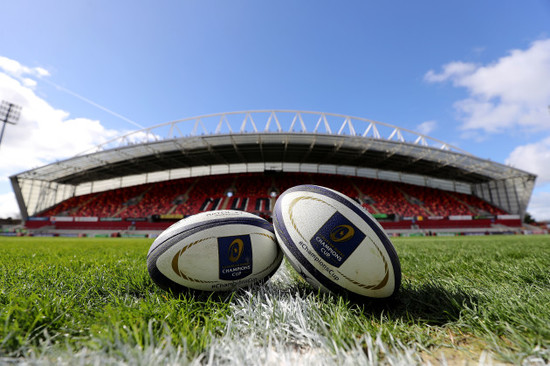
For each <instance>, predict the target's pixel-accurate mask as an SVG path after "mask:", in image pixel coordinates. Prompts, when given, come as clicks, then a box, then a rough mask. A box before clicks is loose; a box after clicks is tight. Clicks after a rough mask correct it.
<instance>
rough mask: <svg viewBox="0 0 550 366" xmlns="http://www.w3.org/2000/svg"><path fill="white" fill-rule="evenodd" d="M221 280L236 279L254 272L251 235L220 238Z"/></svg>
mask: <svg viewBox="0 0 550 366" xmlns="http://www.w3.org/2000/svg"><path fill="white" fill-rule="evenodd" d="M218 259H219V265H220V280H228V281H234V280H239V279H241V278H244V277H246V276H248V275H249V274H251V273H252V242H251V241H250V235H236V236H226V237H222V238H218Z"/></svg>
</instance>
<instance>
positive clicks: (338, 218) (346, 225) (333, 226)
mask: <svg viewBox="0 0 550 366" xmlns="http://www.w3.org/2000/svg"><path fill="white" fill-rule="evenodd" d="M365 236H366V235H365V234H364V233H363V232H362V231H361V230H359V229H358V228H357V226H355V225H354V224H353V223H352V222H351V221H350V220H348V219H347V218H346V217H345V216H344V215H342V214H341V213H339V212H335V213H334V215H332V216H331V217H330V218H329V219H328V220H327V222H325V224H324V225H323V226H321V228H320V229H319V230H318V231H317V232H316V233H315V235H313V237H312V238H311V240H310V243H311V246H312V247H313V249H315V251H316V252H317V253H319V255H321V258H323V260H325V261H326V262H327V263H329V264H332V265H333V266H335V267H340V266H341V265H342V264H343V263H344V262H345V261H346V259H348V257H349V256H350V255H351V253H353V251H354V250H355V249H356V248H357V247H358V246H359V244H361V242H362V241H363V239H365Z"/></svg>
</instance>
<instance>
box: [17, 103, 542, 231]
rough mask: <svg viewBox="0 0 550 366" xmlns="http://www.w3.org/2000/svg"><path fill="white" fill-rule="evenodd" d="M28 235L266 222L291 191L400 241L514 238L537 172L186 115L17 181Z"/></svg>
mask: <svg viewBox="0 0 550 366" xmlns="http://www.w3.org/2000/svg"><path fill="white" fill-rule="evenodd" d="M10 179H11V183H12V187H13V190H14V193H15V196H16V198H17V201H18V205H19V208H20V211H21V216H22V218H23V220H24V221H25V226H26V228H27V229H28V230H29V231H30V233H31V234H33V235H41V234H42V235H81V234H82V235H137V236H140V235H143V236H154V235H156V234H158V233H159V232H161V231H162V230H164V229H166V228H167V227H168V226H169V225H170V224H171V223H173V222H174V221H176V220H178V219H181V218H183V217H186V216H188V215H193V214H196V213H198V212H202V211H208V210H216V209H237V210H244V211H248V212H252V213H255V214H258V215H260V216H262V217H265V218H268V219H269V218H270V217H271V213H272V208H273V207H274V202H275V200H276V199H277V197H278V195H280V194H281V193H282V192H283V191H285V190H286V189H288V188H290V187H292V186H294V185H298V184H317V185H321V186H326V187H329V188H333V189H336V190H338V191H340V192H342V193H344V194H346V195H348V196H349V197H351V198H353V199H355V200H356V201H357V202H359V203H360V204H361V205H362V206H363V207H364V208H365V209H367V210H368V211H369V212H370V213H371V214H373V215H374V217H375V218H376V219H378V220H379V222H380V223H381V224H382V225H383V227H384V228H385V229H386V230H387V231H388V233H390V234H393V235H410V234H425V235H428V234H429V235H432V234H433V235H436V234H437V235H439V234H441V235H443V234H445V235H446V234H453V233H454V234H457V233H459V234H480V233H481V234H491V233H517V232H520V231H521V230H522V220H523V218H524V215H525V211H526V207H527V204H528V202H529V199H530V196H531V194H532V190H533V187H534V183H535V179H536V176H535V175H533V174H530V173H528V172H525V171H522V170H519V169H515V168H512V167H510V166H506V165H503V164H499V163H496V162H492V161H490V160H487V159H482V158H479V157H476V156H473V155H472V154H469V153H468V152H466V151H464V150H461V149H460V148H458V147H455V146H452V145H450V144H447V143H445V142H443V141H439V140H437V139H434V138H431V137H429V136H426V135H423V134H419V133H416V132H414V131H410V130H407V129H403V128H399V127H397V126H394V125H391V124H387V123H382V122H376V121H373V120H369V119H365V118H358V117H351V116H347V115H340V114H332V113H321V112H309V111H294V110H254V111H240V112H228V113H219V114H212V115H204V116H198V117H191V118H185V119H182V120H177V121H173V122H169V123H163V124H159V125H156V126H153V127H149V128H146V129H143V130H139V131H134V132H131V133H128V134H126V135H123V136H120V137H118V138H116V139H113V140H111V141H108V142H106V143H104V144H101V145H99V146H97V147H95V148H94V149H92V150H90V151H85V152H83V153H81V154H79V155H77V156H74V157H72V158H69V159H65V160H62V161H57V162H54V163H51V164H48V165H45V166H41V167H38V168H35V169H32V170H29V171H25V172H22V173H20V174H17V175H14V176H12V177H10Z"/></svg>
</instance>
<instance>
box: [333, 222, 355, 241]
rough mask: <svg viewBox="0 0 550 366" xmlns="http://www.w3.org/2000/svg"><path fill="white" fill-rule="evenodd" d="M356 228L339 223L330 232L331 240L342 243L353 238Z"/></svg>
mask: <svg viewBox="0 0 550 366" xmlns="http://www.w3.org/2000/svg"><path fill="white" fill-rule="evenodd" d="M354 234H355V229H354V228H353V227H352V226H350V225H338V226H336V227H335V228H334V229H333V230H332V231H331V232H330V240H332V241H334V242H336V243H342V242H345V241H348V240H350V239H351V238H353V235H354Z"/></svg>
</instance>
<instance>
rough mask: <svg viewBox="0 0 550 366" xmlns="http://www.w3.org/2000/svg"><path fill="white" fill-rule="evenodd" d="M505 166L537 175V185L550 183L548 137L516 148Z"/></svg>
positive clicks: (549, 142)
mask: <svg viewBox="0 0 550 366" xmlns="http://www.w3.org/2000/svg"><path fill="white" fill-rule="evenodd" d="M506 164H509V165H511V166H513V167H516V168H519V169H523V170H526V171H528V172H530V173H534V174H536V175H537V185H544V184H547V183H550V169H549V168H550V137H547V138H545V139H543V140H541V141H539V142H535V143H531V144H526V145H522V146H518V147H516V148H515V149H514V150H513V151H512V152H511V153H510V156H508V159H506Z"/></svg>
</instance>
